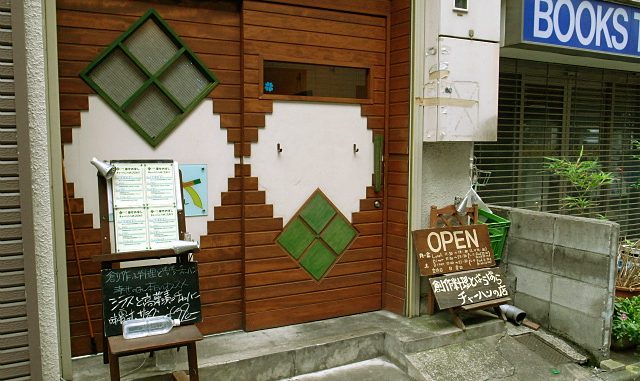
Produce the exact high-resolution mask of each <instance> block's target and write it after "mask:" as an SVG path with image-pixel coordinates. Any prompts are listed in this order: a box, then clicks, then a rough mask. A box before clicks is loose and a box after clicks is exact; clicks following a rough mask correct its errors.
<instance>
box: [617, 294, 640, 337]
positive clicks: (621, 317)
mask: <svg viewBox="0 0 640 381" xmlns="http://www.w3.org/2000/svg"><path fill="white" fill-rule="evenodd" d="M611 335H612V336H613V337H614V338H615V339H616V340H624V339H627V340H629V341H631V342H632V343H634V344H636V345H637V344H640V296H634V297H631V298H616V301H615V310H614V313H613V325H612V329H611Z"/></svg>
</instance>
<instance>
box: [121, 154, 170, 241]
mask: <svg viewBox="0 0 640 381" xmlns="http://www.w3.org/2000/svg"><path fill="white" fill-rule="evenodd" d="M111 164H112V165H114V166H115V167H116V168H117V170H116V173H115V174H114V176H113V178H112V179H111V200H112V205H113V216H114V219H113V221H114V233H115V234H114V235H115V249H116V252H117V253H120V252H127V251H141V250H157V249H166V248H169V247H170V246H171V242H173V241H176V240H178V238H179V229H178V203H177V200H178V193H177V191H176V188H177V184H178V183H179V182H178V180H177V176H178V172H177V165H176V163H175V162H173V161H126V162H125V161H122V162H121V161H112V162H111Z"/></svg>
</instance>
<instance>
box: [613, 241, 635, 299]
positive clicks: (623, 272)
mask: <svg viewBox="0 0 640 381" xmlns="http://www.w3.org/2000/svg"><path fill="white" fill-rule="evenodd" d="M616 263H617V270H618V271H617V276H616V296H618V297H630V296H635V295H640V241H635V242H629V241H625V242H622V243H620V245H619V247H618V257H617V258H616Z"/></svg>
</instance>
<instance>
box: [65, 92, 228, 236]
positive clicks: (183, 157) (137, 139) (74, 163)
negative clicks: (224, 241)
mask: <svg viewBox="0 0 640 381" xmlns="http://www.w3.org/2000/svg"><path fill="white" fill-rule="evenodd" d="M212 102H213V101H212V100H211V99H205V100H204V101H203V102H202V103H200V105H198V107H196V108H195V109H194V110H193V111H192V112H191V113H190V114H189V115H188V116H187V118H186V119H185V120H183V121H182V123H181V124H180V125H179V126H178V127H176V129H175V130H174V131H173V132H172V133H171V134H170V135H169V136H168V137H167V138H165V140H163V141H162V143H160V144H159V145H158V146H157V147H155V148H154V147H151V146H150V145H149V144H148V143H147V142H146V141H145V140H144V139H143V138H142V137H141V136H140V135H138V133H136V132H135V131H134V130H133V128H131V127H130V126H129V125H128V124H127V123H125V122H124V121H123V120H122V119H121V118H120V116H119V115H118V114H116V113H115V112H114V111H113V110H112V109H111V107H109V105H107V104H106V103H105V102H104V101H103V100H102V99H101V98H100V97H98V96H96V95H92V96H89V111H87V112H83V113H82V115H81V122H82V127H81V128H76V129H74V130H73V142H72V144H70V145H69V144H67V145H65V147H64V163H65V167H66V171H67V181H69V182H73V183H74V184H75V194H76V197H81V198H83V199H84V207H85V212H86V213H93V225H94V227H96V228H97V227H99V221H98V219H99V209H98V183H97V179H96V169H95V167H94V166H93V165H91V164H90V163H89V161H90V160H91V158H92V157H94V156H95V157H97V158H98V159H101V160H125V159H131V160H136V159H173V160H176V161H177V162H178V163H179V164H207V172H208V173H207V177H208V196H209V199H208V207H209V209H208V215H207V216H198V217H187V218H186V224H187V231H188V232H189V233H191V236H192V238H193V239H194V240H197V241H199V240H200V236H201V235H205V234H206V233H207V221H208V220H213V207H214V206H217V205H220V197H221V196H220V194H221V192H224V191H226V190H227V184H228V181H227V180H228V179H229V178H231V177H234V164H235V163H236V159H235V158H234V156H233V144H229V143H227V132H226V130H224V129H222V128H220V116H219V115H216V114H213V112H212V110H213V104H212Z"/></svg>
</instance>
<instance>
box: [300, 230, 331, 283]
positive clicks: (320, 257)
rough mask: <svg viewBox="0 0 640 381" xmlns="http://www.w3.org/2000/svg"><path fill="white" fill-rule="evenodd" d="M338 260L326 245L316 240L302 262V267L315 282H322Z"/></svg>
mask: <svg viewBox="0 0 640 381" xmlns="http://www.w3.org/2000/svg"><path fill="white" fill-rule="evenodd" d="M336 259H337V258H336V257H335V256H334V255H333V254H331V252H330V251H329V249H327V247H326V246H325V245H323V244H322V243H321V242H320V241H318V240H316V241H314V242H313V244H312V245H311V247H310V248H309V250H307V252H306V253H305V255H304V257H303V258H302V260H301V261H300V266H302V268H304V269H305V270H307V272H308V273H309V274H311V276H312V277H313V278H314V279H315V280H320V279H322V277H323V276H324V274H325V273H326V272H327V270H329V268H330V267H331V265H333V263H334V262H335V261H336Z"/></svg>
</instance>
